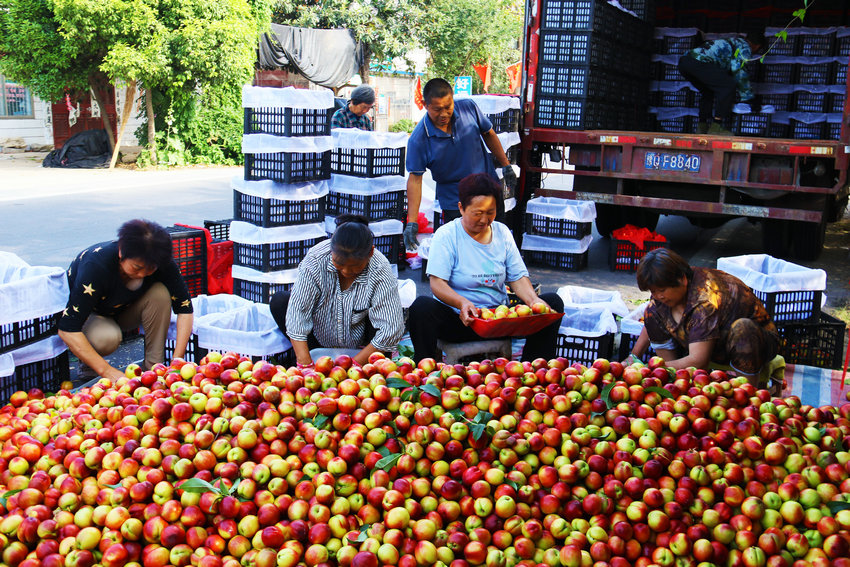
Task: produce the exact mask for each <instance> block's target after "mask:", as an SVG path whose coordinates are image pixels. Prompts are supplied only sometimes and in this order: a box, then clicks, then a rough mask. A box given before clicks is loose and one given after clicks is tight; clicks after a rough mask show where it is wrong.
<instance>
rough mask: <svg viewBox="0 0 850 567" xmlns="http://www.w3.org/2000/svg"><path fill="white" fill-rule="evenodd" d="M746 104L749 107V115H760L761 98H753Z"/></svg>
mask: <svg viewBox="0 0 850 567" xmlns="http://www.w3.org/2000/svg"><path fill="white" fill-rule="evenodd" d="M747 102H748V103H749V105H750V114H761V98H759V97H755V98H752V99H750V100H749V101H747Z"/></svg>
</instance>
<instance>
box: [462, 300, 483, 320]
mask: <svg viewBox="0 0 850 567" xmlns="http://www.w3.org/2000/svg"><path fill="white" fill-rule="evenodd" d="M478 314H479V311H478V308H477V307H476V306H475V305H473V304H472V302H471V301H469V300H467V299H464V300H463V301H461V303H460V320H461V321H462V322H463V324H464V325H466V326H467V327H468V326H469V324H470V323H472V320H473V319H474V318H476V317H478Z"/></svg>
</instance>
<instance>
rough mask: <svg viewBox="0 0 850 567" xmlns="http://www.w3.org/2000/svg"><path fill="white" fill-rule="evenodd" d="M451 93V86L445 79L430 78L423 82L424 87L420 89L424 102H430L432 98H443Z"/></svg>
mask: <svg viewBox="0 0 850 567" xmlns="http://www.w3.org/2000/svg"><path fill="white" fill-rule="evenodd" d="M450 94H453V93H452V86H451V85H450V84H449V82H448V81H447V80H445V79H439V78H437V79H431V80H430V81H428V82H427V83H425V88H424V89H422V98H423V99H424V100H425V104H430V103H431V99H433V98H443V97H444V96H446V95H450Z"/></svg>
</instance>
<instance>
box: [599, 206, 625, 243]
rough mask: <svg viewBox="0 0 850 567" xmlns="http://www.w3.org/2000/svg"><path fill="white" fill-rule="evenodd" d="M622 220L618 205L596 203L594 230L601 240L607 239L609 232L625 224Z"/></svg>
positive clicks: (621, 209)
mask: <svg viewBox="0 0 850 567" xmlns="http://www.w3.org/2000/svg"><path fill="white" fill-rule="evenodd" d="M623 219H624V217H623V208H622V207H620V206H619V205H601V204H599V203H596V230H597V232H599V235H600V236H601V237H602V238H609V237H610V236H611V231H613V230H616V229H618V228H620V227H621V226H623V225H624V224H626V223H625V222H624V220H623Z"/></svg>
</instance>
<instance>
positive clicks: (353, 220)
mask: <svg viewBox="0 0 850 567" xmlns="http://www.w3.org/2000/svg"><path fill="white" fill-rule="evenodd" d="M374 243H375V236H374V235H373V234H372V231H371V230H370V229H369V220H368V219H367V218H366V217H364V216H363V215H351V214H344V215H339V216H338V217H337V218H336V230H335V231H334V234H333V236H332V237H331V250H332V251H333V253H334V254H336V255H337V256H338V257H339V258H340V260H343V261H345V260H365V259H366V258H368V257H369V256H370V255H371V254H372V246H373V245H374Z"/></svg>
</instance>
